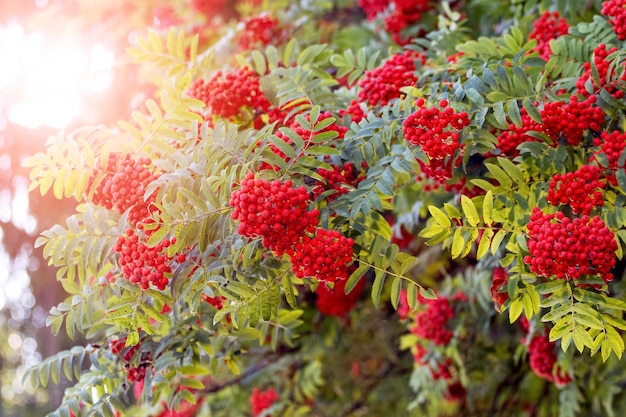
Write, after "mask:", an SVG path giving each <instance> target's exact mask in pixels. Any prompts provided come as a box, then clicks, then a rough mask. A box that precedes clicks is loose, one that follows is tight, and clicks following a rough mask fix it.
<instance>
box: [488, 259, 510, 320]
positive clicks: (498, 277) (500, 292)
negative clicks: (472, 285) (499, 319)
mask: <svg viewBox="0 0 626 417" xmlns="http://www.w3.org/2000/svg"><path fill="white" fill-rule="evenodd" d="M508 282H509V276H508V274H507V272H506V269H504V268H502V267H496V268H494V269H493V272H492V281H491V299H492V300H493V302H494V303H495V304H496V310H498V311H500V310H499V309H500V306H501V305H502V304H504V302H505V301H506V300H508V299H509V293H508V292H507V291H506V288H505V286H506V285H507V284H508Z"/></svg>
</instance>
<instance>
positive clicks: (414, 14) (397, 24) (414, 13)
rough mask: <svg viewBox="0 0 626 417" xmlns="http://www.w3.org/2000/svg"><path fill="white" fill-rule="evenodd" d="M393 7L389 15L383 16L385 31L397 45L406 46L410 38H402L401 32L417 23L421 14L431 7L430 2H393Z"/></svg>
mask: <svg viewBox="0 0 626 417" xmlns="http://www.w3.org/2000/svg"><path fill="white" fill-rule="evenodd" d="M393 3H395V7H394V8H392V9H391V14H389V15H387V16H385V19H384V21H385V30H386V31H387V32H389V33H390V34H391V36H392V37H393V40H394V41H395V42H396V43H397V44H398V45H406V44H408V43H409V42H410V41H411V38H410V37H404V36H403V34H402V32H403V31H404V30H405V29H406V28H407V27H409V26H411V25H413V24H415V23H417V22H419V21H420V19H421V18H422V14H424V13H425V12H427V11H428V10H429V9H430V7H431V1H430V0H393Z"/></svg>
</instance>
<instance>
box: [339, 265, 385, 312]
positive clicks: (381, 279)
mask: <svg viewBox="0 0 626 417" xmlns="http://www.w3.org/2000/svg"><path fill="white" fill-rule="evenodd" d="M385 275H386V273H385V271H384V270H383V269H377V270H376V276H375V278H374V283H373V284H372V302H373V303H374V306H375V307H376V308H378V305H379V304H380V295H381V294H382V291H383V284H384V283H385ZM346 287H347V284H346Z"/></svg>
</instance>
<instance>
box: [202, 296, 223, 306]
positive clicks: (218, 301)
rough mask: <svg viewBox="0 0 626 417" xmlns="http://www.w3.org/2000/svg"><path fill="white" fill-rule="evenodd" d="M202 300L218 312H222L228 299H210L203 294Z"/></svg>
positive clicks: (219, 297)
mask: <svg viewBox="0 0 626 417" xmlns="http://www.w3.org/2000/svg"><path fill="white" fill-rule="evenodd" d="M202 300H203V301H205V302H207V303H209V304H211V305H212V306H213V307H215V309H216V310H221V309H222V308H224V304H226V297H224V296H221V295H218V296H216V297H209V296H208V295H206V294H202Z"/></svg>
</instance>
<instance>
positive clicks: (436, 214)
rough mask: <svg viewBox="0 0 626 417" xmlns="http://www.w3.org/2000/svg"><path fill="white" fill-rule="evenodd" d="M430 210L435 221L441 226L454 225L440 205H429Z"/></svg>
mask: <svg viewBox="0 0 626 417" xmlns="http://www.w3.org/2000/svg"><path fill="white" fill-rule="evenodd" d="M428 211H429V212H430V214H431V215H432V216H433V218H434V219H435V221H436V222H437V223H438V224H439V225H440V226H442V227H450V226H452V222H450V219H449V218H448V216H446V214H445V213H444V212H443V211H442V210H441V209H440V208H439V207H436V206H428Z"/></svg>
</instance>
